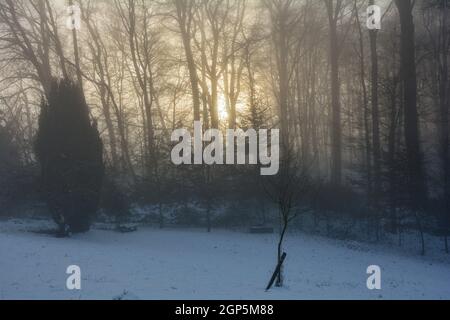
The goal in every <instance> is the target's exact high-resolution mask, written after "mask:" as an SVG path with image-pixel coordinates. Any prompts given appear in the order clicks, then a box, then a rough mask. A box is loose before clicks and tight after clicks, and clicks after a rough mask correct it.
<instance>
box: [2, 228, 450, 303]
mask: <svg viewBox="0 0 450 320" xmlns="http://www.w3.org/2000/svg"><path fill="white" fill-rule="evenodd" d="M43 226H47V227H50V226H52V224H51V222H48V221H35V220H24V219H22V220H8V221H1V222H0V299H108V300H110V299H256V300H264V299H450V260H449V259H448V256H445V255H444V254H443V253H441V254H439V255H436V256H427V257H421V256H419V255H417V254H416V253H413V252H407V253H405V252H403V251H401V250H399V249H398V250H397V249H392V248H387V247H385V246H377V245H370V244H361V243H357V242H349V241H337V240H333V239H326V238H321V237H318V236H312V235H307V234H301V233H290V234H288V235H287V239H286V244H285V251H286V252H287V254H288V256H287V259H286V262H285V263H286V267H285V269H284V272H285V287H283V288H274V289H272V290H270V291H269V292H265V291H264V288H265V286H266V285H267V282H268V280H269V278H270V276H271V273H272V271H273V269H274V267H275V253H276V251H275V250H276V240H277V236H276V235H255V234H249V233H245V232H236V231H234V232H233V231H225V230H213V232H212V233H207V232H205V231H204V230H200V229H187V230H186V229H183V230H181V229H166V230H159V229H153V228H150V227H140V228H139V230H138V231H137V232H132V233H124V234H122V233H118V232H114V231H108V230H104V228H99V227H95V228H94V229H93V230H91V231H90V232H89V233H86V234H82V235H75V236H72V237H71V238H64V239H61V238H55V237H53V236H51V235H48V234H44V233H36V232H31V231H32V230H38V229H42V227H43ZM30 230H31V231H30ZM69 265H78V266H79V267H80V268H81V278H82V283H81V290H74V291H70V290H68V289H66V279H67V277H68V275H67V274H66V273H65V272H66V268H67V267H68V266H69ZM369 265H379V266H380V267H381V269H382V290H374V291H370V290H368V289H367V287H366V280H367V277H368V275H367V274H366V269H367V267H368V266H369Z"/></svg>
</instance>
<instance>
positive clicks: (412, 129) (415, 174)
mask: <svg viewBox="0 0 450 320" xmlns="http://www.w3.org/2000/svg"><path fill="white" fill-rule="evenodd" d="M395 3H396V5H397V8H398V12H399V15H400V25H401V74H402V79H403V86H404V97H403V99H404V108H405V110H404V117H405V128H404V129H405V130H404V134H405V143H406V156H407V169H408V179H409V181H408V185H409V195H410V201H411V206H412V208H413V209H421V208H423V206H424V205H425V201H426V198H427V194H426V186H425V174H424V169H423V163H422V156H421V150H420V135H419V116H418V111H417V76H416V54H415V39H414V37H415V31H414V20H413V13H412V10H413V1H412V0H396V1H395Z"/></svg>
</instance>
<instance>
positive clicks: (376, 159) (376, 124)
mask: <svg viewBox="0 0 450 320" xmlns="http://www.w3.org/2000/svg"><path fill="white" fill-rule="evenodd" d="M369 4H370V5H374V4H375V1H374V0H370V1H369ZM377 37H378V30H370V31H369V38H370V60H371V65H372V70H371V79H372V151H373V169H374V190H373V201H374V205H375V207H376V208H377V207H378V205H379V201H380V199H379V196H380V194H381V143H380V111H379V106H378V52H377Z"/></svg>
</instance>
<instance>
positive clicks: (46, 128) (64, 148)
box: [36, 80, 104, 234]
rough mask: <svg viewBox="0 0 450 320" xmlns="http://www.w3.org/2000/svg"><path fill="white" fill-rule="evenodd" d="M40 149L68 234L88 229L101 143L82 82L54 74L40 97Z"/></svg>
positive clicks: (48, 193) (58, 217) (54, 205)
mask: <svg viewBox="0 0 450 320" xmlns="http://www.w3.org/2000/svg"><path fill="white" fill-rule="evenodd" d="M36 154H37V156H38V159H39V161H40V164H41V169H42V183H43V189H44V192H45V197H46V202H47V205H48V207H49V209H50V212H51V213H52V215H53V218H54V220H55V222H56V223H57V224H58V226H59V227H60V230H61V232H63V233H64V234H65V233H67V232H68V231H70V232H74V233H76V232H85V231H87V230H89V226H90V221H91V218H92V216H93V215H94V214H95V213H96V211H97V209H98V205H99V198H100V190H101V185H102V179H103V174H104V166H103V145H102V141H101V139H100V136H99V132H98V130H97V124H96V123H95V122H93V121H91V119H90V116H89V109H88V106H87V104H86V101H85V98H84V94H83V92H82V90H81V89H80V87H79V86H78V85H76V84H74V83H72V82H71V81H69V80H60V81H57V80H54V81H53V83H52V87H51V92H50V94H49V97H48V100H43V101H42V107H41V114H40V119H39V131H38V135H37V141H36Z"/></svg>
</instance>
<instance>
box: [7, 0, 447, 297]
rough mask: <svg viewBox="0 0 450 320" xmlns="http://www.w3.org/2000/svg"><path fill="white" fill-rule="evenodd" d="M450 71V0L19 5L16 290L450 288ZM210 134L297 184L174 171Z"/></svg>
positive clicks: (216, 171)
mask: <svg viewBox="0 0 450 320" xmlns="http://www.w3.org/2000/svg"><path fill="white" fill-rule="evenodd" d="M370 6H378V8H379V9H380V10H379V12H378V13H380V15H379V17H378V20H379V21H378V23H379V26H376V27H371V23H373V22H372V21H371V18H374V16H371V14H369V11H370V10H368V8H370ZM375 13H377V12H375V11H374V13H373V14H374V15H375ZM449 63H450V4H449V2H448V1H446V0H419V1H413V0H393V1H389V0H377V1H375V0H262V1H260V0H108V1H106V0H73V1H72V0H68V1H67V0H0V243H2V244H0V248H1V249H0V269H2V270H9V271H8V272H7V273H6V274H2V275H1V276H0V298H2V297H12V298H15V297H26V298H36V297H41V298H42V297H44V298H46V297H57V296H58V295H59V296H61V295H63V296H64V294H66V295H65V296H64V297H69V298H70V297H72V296H71V293H70V292H66V293H63V292H58V290H56V289H51V288H53V287H52V286H56V287H57V286H59V284H58V283H59V282H58V281H59V280H58V279H59V278H58V277H60V276H54V277H53V274H52V272H54V273H62V276H64V272H65V268H66V267H67V265H69V264H73V263H75V262H77V261H79V263H80V268H81V269H82V270H83V268H86V271H85V272H86V273H87V272H89V275H87V276H86V277H87V278H88V279H90V280H89V281H93V282H95V283H96V284H95V285H91V289H92V291H89V292H88V291H86V292H85V291H83V290H82V291H81V292H82V294H83V295H84V296H83V297H91V298H92V297H94V298H97V297H107V298H111V297H112V296H113V295H120V296H118V298H119V299H121V298H126V297H125V296H130V295H132V294H131V293H130V292H133V294H135V295H136V296H139V297H142V298H161V297H163V298H164V297H169V298H171V297H173V296H175V297H183V298H186V297H196V298H211V297H219V298H229V297H233V298H237V297H247V298H248V297H250V298H264V297H265V296H264V289H265V287H266V285H267V282H269V280H270V278H271V276H272V274H273V279H272V280H273V281H275V283H274V289H273V290H279V291H274V293H273V294H274V295H275V296H270V297H272V298H274V297H285V298H289V299H290V298H310V297H319V298H324V297H335V298H336V297H337V298H346V297H352V298H355V297H356V298H361V297H369V298H370V297H373V296H372V294H373V292H371V291H369V290H367V289H366V283H365V279H366V278H364V277H365V276H366V268H367V266H369V265H371V264H379V265H380V266H381V268H382V269H383V270H385V271H384V272H385V274H384V275H383V277H385V279H387V280H383V281H384V282H383V285H384V288H386V292H383V297H385V298H408V297H411V298H416V297H438V298H443V297H446V298H449V297H450V291H449V290H450V288H449V287H448V285H445V283H448V280H450V278H449V275H450V272H448V271H449V268H448V264H449V263H450V260H449V256H448V254H449V250H450V249H449V246H450V244H449V242H450V239H449V237H450V152H449V137H450V135H449V111H450V78H449V71H450V68H449ZM194 122H200V123H201V124H202V130H203V131H202V132H204V131H205V130H207V129H217V130H219V131H220V132H222V133H224V134H225V132H226V131H227V130H229V129H233V130H241V131H240V132H248V131H249V130H255V131H256V132H258V131H259V132H261V131H260V130H268V131H270V130H274V129H278V130H279V151H280V152H279V170H278V172H277V174H275V175H266V176H265V175H261V173H260V172H261V170H260V169H261V166H262V165H261V164H250V163H248V162H247V163H246V164H239V165H238V164H235V165H232V164H231V165H230V164H228V165H221V164H218V163H216V164H210V165H207V164H205V163H203V164H192V165H188V164H181V165H179V164H174V162H173V161H172V159H171V153H172V150H173V148H174V147H175V146H176V145H177V143H178V141H174V140H173V139H172V138H171V136H172V133H173V132H174V131H175V130H177V129H181V128H185V129H187V130H188V131H189V132H194ZM269 141H270V139H269ZM249 143H250V141H247V143H246V144H247V147H249ZM206 145H207V143H204V147H206ZM249 149H250V148H246V152H247V153H248V152H249ZM215 152H217V150H216V151H215ZM247 156H248V154H247ZM272 156H274V154H272ZM116 242H117V243H116ZM111 243H113V247H111V246H110V244H111ZM41 245H42V248H44V247H45V248H46V249H41ZM116 246H117V248H116ZM105 248H113V249H112V251H114V252H108V250H109V249H105ZM133 250H134V251H133ZM78 251H80V252H83V253H82V254H81V253H78ZM31 252H35V253H33V254H31ZM36 252H37V253H36ZM107 252H108V253H107ZM133 252H134V253H133ZM139 252H141V253H143V254H142V255H139ZM283 253H287V256H286V255H284V254H283ZM30 255H31V257H30ZM52 255H55V257H54V258H50V257H51V256H52ZM90 256H92V257H96V259H94V260H91V258H89V257H90ZM405 256H406V257H407V258H405ZM56 257H58V258H56ZM177 257H178V259H177ZM285 258H286V260H285ZM58 259H59V260H58ZM147 259H148V260H147ZM151 259H156V260H155V261H153V260H151ZM158 259H160V260H158ZM215 259H216V260H215ZM402 259H403V260H402ZM407 259H411V260H407ZM424 259H425V260H424ZM72 260H74V261H75V262H72ZM211 260H214V261H211ZM284 260H285V261H284ZM37 261H39V263H41V262H42V263H43V264H44V263H53V267H48V266H46V267H44V266H42V269H43V270H44V269H46V270H45V271H42V272H43V273H42V274H41V275H40V279H41V280H39V281H41V282H39V281H38V280H33V279H31V277H32V275H30V274H29V270H35V269H34V268H36V267H34V264H35V263H37ZM52 261H53V262H52ZM158 261H159V262H158ZM349 261H351V262H349ZM411 261H412V262H411ZM427 261H428V262H429V261H434V262H436V263H435V264H433V265H432V266H429V264H428V262H427ZM83 263H84V265H86V266H85V267H84V265H83ZM117 264H119V265H117ZM141 264H142V265H145V267H139V265H141ZM277 264H279V266H281V267H280V268H279V271H280V272H278V273H277V272H275V273H274V270H275V267H276V266H277ZM411 264H413V266H414V267H413V269H414V268H415V271H414V272H413V271H411V274H409V273H407V272H406V271H405V270H406V269H408V268H410V265H411ZM94 265H95V268H96V269H95V271H92V269H93V268H94V267H93V266H94ZM104 265H108V267H105V266H104ZM88 266H89V268H91V267H92V268H91V269H89V271H88ZM333 266H334V267H333ZM103 268H106V269H107V270H106V271H104V269H103ZM127 268H128V270H136V271H135V273H133V274H131V273H130V274H125V273H121V272H120V270H124V269H127ZM133 268H135V269H133ZM144 269H145V270H151V272H150V275H148V277H150V280H148V281H149V282H150V283H149V284H148V288H147V287H145V285H144V284H143V283H145V282H146V281H147V280H142V279H144V278H145V276H144V274H142V273H146V271H145V270H144ZM14 270H15V271H14ZM56 270H58V271H56ZM61 270H62V271H61ZM108 270H109V271H108ZM389 270H390V271H389ZM2 272H3V271H2ZM11 272H12V274H11ZM33 272H34V271H33ZM33 272H31V273H33ZM133 272H134V271H133ZM165 272H166V273H167V274H170V275H171V276H167V277H166V276H165V274H166V273H165ZM183 272H188V273H189V274H190V275H191V276H192V277H193V278H192V279H191V278H185V277H184V276H183ZM389 272H391V273H390V274H389ZM405 272H406V273H405ZM99 273H101V274H103V273H105V274H109V277H111V278H113V279H116V280H117V279H123V280H120V281H122V282H123V283H122V282H121V283H120V286H119V285H115V284H111V283H109V282H108V281H109V280H102V279H103V278H102V277H101V276H100V275H99ZM356 273H361V274H362V278H363V280H360V279H359V278H358V277H356V278H355V279H353V278H352V277H354V274H356ZM24 274H28V275H27V281H28V282H27V283H26V284H25V283H24V282H23V281H22V280H21V279H22V278H23V276H24ZM419 274H422V276H419ZM104 277H108V276H104ZM222 277H223V279H222ZM409 277H412V278H409ZM416 277H419V278H416ZM28 278H29V279H28ZM43 278H45V279H47V280H48V281H47V280H42V279H43ZM55 279H56V280H55ZM145 279H147V278H145ZM383 279H384V278H383ZM116 280H114V281H116ZM42 281H47V282H46V283H45V285H43V284H42ZM53 281H55V282H54V283H53ZM84 281H87V280H84ZM111 281H113V280H111ZM117 281H119V280H117ZM155 282H156V283H157V284H155ZM61 283H63V282H61ZM126 283H129V286H128V287H127V286H126ZM243 283H244V284H243ZM42 286H44V287H45V288H43V289H38V288H40V287H42ZM61 286H62V285H61ZM216 286H219V287H220V289H217V287H216ZM88 287H89V284H86V288H88ZM149 288H151V289H149ZM155 288H156V289H155ZM195 288H197V289H198V292H197V291H195V290H194V289H195ZM305 288H309V289H305ZM61 290H62V289H61ZM86 290H87V289H86ZM193 290H194V291H193ZM376 297H377V296H376ZM116 298H117V297H116Z"/></svg>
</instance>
